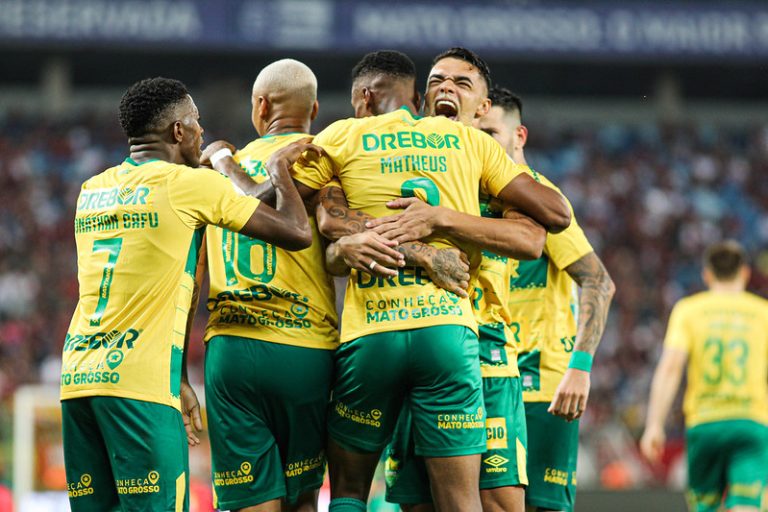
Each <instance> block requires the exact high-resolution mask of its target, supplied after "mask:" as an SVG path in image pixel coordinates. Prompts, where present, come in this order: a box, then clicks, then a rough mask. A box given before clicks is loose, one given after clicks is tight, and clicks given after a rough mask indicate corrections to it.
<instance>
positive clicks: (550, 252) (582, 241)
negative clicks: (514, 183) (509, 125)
mask: <svg viewBox="0 0 768 512" xmlns="http://www.w3.org/2000/svg"><path fill="white" fill-rule="evenodd" d="M525 172H527V173H528V174H530V175H531V177H532V178H533V179H535V180H536V181H538V182H539V183H541V184H542V185H544V186H546V187H549V188H551V189H552V190H556V191H557V192H558V193H560V195H562V196H563V197H564V198H565V201H566V202H567V203H568V209H569V210H571V225H570V226H568V227H567V228H566V229H565V230H563V231H561V232H560V233H556V234H552V233H550V234H548V235H547V241H546V243H545V244H544V252H545V253H546V255H547V257H549V259H550V260H551V261H552V263H554V264H555V266H556V267H557V268H558V269H559V270H563V269H564V268H565V267H567V266H569V265H571V264H572V263H574V262H576V261H577V260H579V259H581V258H583V257H584V256H586V255H587V254H589V253H591V252H593V251H594V249H593V248H592V245H591V244H590V243H589V240H587V236H586V235H585V234H584V231H583V230H582V229H581V226H579V223H578V222H576V215H575V214H574V213H573V206H571V202H570V201H568V198H567V197H565V195H563V192H562V191H561V190H560V189H559V188H557V186H556V185H555V184H554V183H552V182H551V181H549V180H548V179H547V177H546V176H544V175H543V174H541V173H539V172H536V171H534V170H533V169H531V168H526V170H525Z"/></svg>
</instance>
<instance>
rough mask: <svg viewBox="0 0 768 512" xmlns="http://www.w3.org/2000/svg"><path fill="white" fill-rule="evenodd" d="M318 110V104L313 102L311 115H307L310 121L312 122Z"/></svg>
mask: <svg viewBox="0 0 768 512" xmlns="http://www.w3.org/2000/svg"><path fill="white" fill-rule="evenodd" d="M319 110H320V103H319V102H318V101H317V100H315V102H314V103H313V104H312V113H311V114H309V119H310V121H314V120H315V118H316V117H317V112H318V111H319Z"/></svg>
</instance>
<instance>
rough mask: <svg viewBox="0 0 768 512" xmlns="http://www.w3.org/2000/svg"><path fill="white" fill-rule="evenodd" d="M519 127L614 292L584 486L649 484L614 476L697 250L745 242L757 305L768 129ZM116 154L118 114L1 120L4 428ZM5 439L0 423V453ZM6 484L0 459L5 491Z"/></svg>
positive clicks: (59, 326) (675, 442)
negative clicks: (76, 223)
mask: <svg viewBox="0 0 768 512" xmlns="http://www.w3.org/2000/svg"><path fill="white" fill-rule="evenodd" d="M204 115H205V113H204ZM343 116H344V114H343V113H340V115H339V116H338V117H343ZM528 125H529V129H530V134H531V135H530V139H529V144H528V146H527V150H528V158H529V161H530V162H531V164H532V166H533V167H534V168H536V169H537V170H538V171H540V172H542V173H544V174H545V175H547V176H548V177H549V178H551V179H552V180H553V181H554V182H555V183H557V184H558V185H560V186H561V188H562V189H563V191H564V193H565V194H566V195H567V196H568V197H569V199H570V200H571V202H572V203H573V206H574V209H575V211H576V215H577V218H578V219H579V222H580V224H581V225H582V226H583V227H584V229H585V231H586V233H587V236H588V237H589V239H590V241H591V242H592V244H593V246H594V247H595V249H596V251H597V252H598V254H599V255H600V256H601V258H602V259H603V261H604V262H605V265H606V267H607V268H608V270H609V272H610V274H611V276H612V277H613V280H614V281H615V283H616V284H617V292H616V296H615V298H614V304H613V307H612V310H611V314H610V318H609V321H608V327H607V329H606V333H605V336H604V339H603V342H602V345H601V347H600V348H599V349H598V353H597V357H596V363H595V370H594V373H593V375H594V377H593V381H592V396H591V398H590V404H589V407H588V409H587V414H586V415H585V417H584V419H583V420H582V428H581V434H582V439H583V443H584V448H585V449H586V450H582V452H581V453H582V454H583V455H580V457H581V458H582V460H581V462H580V470H581V469H582V466H583V467H584V468H586V469H585V472H586V475H587V478H586V479H582V481H581V482H580V484H582V485H588V484H589V483H590V481H591V482H592V483H595V484H599V483H602V484H603V485H604V486H609V487H625V486H633V485H639V484H644V483H648V482H649V481H650V480H649V479H650V478H651V477H650V476H649V473H648V471H647V468H645V467H643V466H641V464H640V463H639V462H638V464H637V465H636V466H632V465H631V464H629V465H626V463H622V464H625V466H622V467H620V468H617V467H616V464H618V462H617V461H619V460H620V459H622V460H624V459H626V455H627V454H634V451H635V448H634V446H635V439H636V438H637V437H638V436H639V434H640V432H641V429H642V424H643V420H644V415H645V405H644V404H645V403H646V400H647V396H648V395H647V394H648V387H649V383H650V378H651V375H652V368H653V365H654V363H655V361H656V359H657V357H658V353H659V351H660V345H661V341H662V338H663V334H664V328H665V325H666V320H667V317H668V315H669V311H670V309H671V307H672V305H673V303H674V302H675V301H676V300H677V299H678V298H680V297H681V296H682V295H683V294H686V293H690V292H692V291H695V290H698V289H701V288H702V284H701V283H700V278H699V270H700V257H701V256H700V255H701V254H702V251H703V249H704V248H705V246H707V245H708V244H709V243H711V242H713V241H715V240H719V239H721V238H722V237H726V236H727V237H729V238H735V239H738V240H740V241H741V242H742V243H743V244H744V245H745V246H746V247H747V249H748V250H749V251H750V253H751V256H752V263H753V267H754V271H753V277H752V281H751V286H750V288H751V289H752V290H753V291H756V292H757V293H760V294H761V295H764V296H765V295H767V294H768V249H766V248H768V180H765V179H764V178H762V179H761V177H763V176H765V173H766V172H768V127H753V128H751V129H739V130H735V129H732V128H718V127H715V126H704V125H697V124H690V125H675V126H665V125H658V126H654V125H642V126H619V125H616V126H614V125H603V126H600V127H586V126H547V125H542V124H536V123H535V122H533V123H528ZM320 128H321V127H320V126H316V127H314V130H315V131H317V130H319V129H320ZM219 135H221V136H226V137H228V138H230V139H234V140H245V137H247V136H248V135H247V134H242V137H234V136H232V135H231V134H223V133H222V134H212V133H206V139H208V140H214V139H215V138H217V136H219ZM126 155H127V148H126V147H125V141H124V135H123V134H122V133H121V131H120V128H119V126H118V124H117V122H116V119H115V116H107V117H104V116H98V115H80V116H79V117H76V118H74V119H70V120H67V121H52V120H46V119H39V118H36V117H34V116H29V115H26V114H22V113H10V114H7V115H6V116H5V117H3V118H1V119H0V410H3V411H2V413H0V417H2V418H6V419H5V420H2V421H6V422H7V421H9V420H7V418H10V414H7V413H6V412H7V411H8V410H9V409H10V407H11V399H12V396H13V392H14V390H15V389H16V388H17V387H18V386H20V385H22V384H29V383H37V382H45V383H50V384H58V379H59V375H60V373H59V364H60V358H61V347H62V343H63V340H64V334H65V332H66V329H67V326H68V323H69V320H70V318H71V314H72V311H73V308H74V306H75V304H76V302H77V296H78V289H77V286H78V284H77V276H76V253H75V248H74V243H73V240H74V237H73V222H72V218H73V212H74V202H75V198H76V197H77V194H78V191H79V187H80V183H81V182H82V181H83V180H85V179H86V178H87V177H89V176H91V175H92V174H94V173H96V172H100V171H101V170H103V169H105V168H107V167H109V166H110V165H113V164H116V163H118V162H120V161H122V160H123V159H124V158H125V156H126ZM204 321H205V315H199V317H198V321H197V323H196V326H195V333H194V334H193V338H192V339H193V340H195V341H197V343H194V344H193V348H192V351H191V354H190V361H191V362H192V363H193V364H194V366H195V367H196V368H197V377H198V378H197V379H196V380H202V377H201V376H202V361H203V357H202V355H203V354H202V344H201V343H199V340H200V339H201V338H202V329H203V326H204ZM193 380H195V376H194V375H193ZM676 414H679V413H676ZM675 425H677V426H678V427H677V429H676V431H674V433H673V434H672V435H671V436H670V445H671V449H672V452H674V451H675V450H676V449H677V450H679V448H680V447H681V445H682V441H681V436H682V432H683V430H682V418H681V417H677V418H676V419H675ZM9 429H10V425H9V424H0V435H2V436H3V437H4V438H5V439H4V441H5V442H6V443H7V440H8V439H9V435H10V432H9ZM606 441H607V442H606ZM3 452H7V450H3ZM0 456H2V452H0ZM637 460H639V459H637ZM9 472H10V467H9V466H8V461H7V460H6V461H3V460H0V481H2V480H5V479H7V478H8V477H9ZM590 474H591V475H592V478H590V476H589V475H590ZM663 476H665V475H655V477H663ZM580 478H581V477H580Z"/></svg>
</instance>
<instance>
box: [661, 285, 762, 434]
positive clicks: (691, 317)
mask: <svg viewBox="0 0 768 512" xmlns="http://www.w3.org/2000/svg"><path fill="white" fill-rule="evenodd" d="M664 347H665V348H670V349H677V350H682V351H684V352H685V353H686V354H688V384H687V387H686V390H685V399H684V401H683V412H684V413H685V423H686V425H687V426H688V427H692V426H694V425H698V424H700V423H709V422H713V421H722V420H736V419H749V420H754V421H757V422H760V423H763V424H768V301H766V300H765V299H763V298H761V297H758V296H757V295H753V294H751V293H747V292H740V293H718V292H712V291H708V292H702V293H697V294H695V295H692V296H690V297H687V298H684V299H682V300H680V301H679V302H678V303H677V304H675V307H674V308H673V309H672V315H671V316H670V318H669V326H668V328H667V335H666V338H665V340H664Z"/></svg>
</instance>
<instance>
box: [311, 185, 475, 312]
mask: <svg viewBox="0 0 768 512" xmlns="http://www.w3.org/2000/svg"><path fill="white" fill-rule="evenodd" d="M315 216H316V217H317V227H318V230H319V231H320V233H321V234H322V235H323V236H325V237H326V238H328V239H330V240H334V241H337V242H336V243H332V244H330V245H329V246H328V248H327V250H326V264H327V268H328V271H329V272H331V273H332V274H334V275H343V274H344V273H346V270H347V268H354V269H357V270H359V271H363V272H368V273H369V274H373V275H377V276H382V277H389V276H393V275H397V271H394V270H392V268H386V267H394V266H402V265H403V264H407V265H413V266H418V267H423V268H424V269H425V270H426V271H427V274H428V275H429V277H430V279H432V282H433V283H435V284H436V285H437V286H439V287H441V288H444V289H446V290H449V291H452V292H454V293H456V294H457V295H459V296H461V297H466V296H467V292H466V289H467V288H468V287H469V262H468V261H467V258H466V256H465V255H464V253H462V252H461V251H460V250H459V249H455V248H447V249H436V248H435V247H432V246H431V245H428V244H424V243H422V242H418V241H416V242H406V243H403V244H399V245H398V243H397V242H393V241H391V240H389V239H387V238H385V237H382V236H381V235H379V234H378V233H375V232H374V231H371V230H366V227H365V222H366V221H368V220H371V219H373V217H372V216H371V215H368V214H367V213H364V212H361V211H357V210H351V209H350V208H349V204H348V203H347V197H346V196H345V195H344V191H343V190H342V189H341V188H339V187H325V188H324V189H322V190H321V191H320V192H319V193H318V195H317V208H316V209H315ZM395 247H396V248H397V249H396V250H397V251H398V253H399V254H400V258H399V259H398V260H397V263H398V264H397V265H393V264H392V263H393V262H392V260H391V258H392V256H393V255H392V254H391V252H390V251H391V250H392V249H394V248H395ZM373 262H376V265H373ZM371 265H373V268H371Z"/></svg>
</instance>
